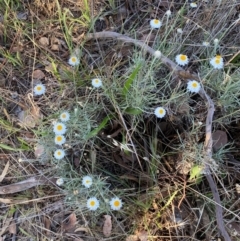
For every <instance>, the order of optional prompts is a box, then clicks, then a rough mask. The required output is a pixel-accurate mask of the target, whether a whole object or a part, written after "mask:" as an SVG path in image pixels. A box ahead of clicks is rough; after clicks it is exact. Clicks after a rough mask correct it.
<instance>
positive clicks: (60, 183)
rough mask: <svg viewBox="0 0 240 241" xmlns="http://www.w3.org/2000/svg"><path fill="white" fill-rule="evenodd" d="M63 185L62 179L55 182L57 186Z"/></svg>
mask: <svg viewBox="0 0 240 241" xmlns="http://www.w3.org/2000/svg"><path fill="white" fill-rule="evenodd" d="M63 183H64V180H63V178H58V179H57V181H56V184H57V185H58V186H62V185H63Z"/></svg>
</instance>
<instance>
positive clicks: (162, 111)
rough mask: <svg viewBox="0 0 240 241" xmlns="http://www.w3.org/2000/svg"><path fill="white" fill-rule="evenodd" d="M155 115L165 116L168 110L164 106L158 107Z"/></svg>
mask: <svg viewBox="0 0 240 241" xmlns="http://www.w3.org/2000/svg"><path fill="white" fill-rule="evenodd" d="M154 114H155V116H157V117H158V118H163V117H164V116H165V115H166V110H165V109H164V108H163V107H157V108H156V109H155V111H154Z"/></svg>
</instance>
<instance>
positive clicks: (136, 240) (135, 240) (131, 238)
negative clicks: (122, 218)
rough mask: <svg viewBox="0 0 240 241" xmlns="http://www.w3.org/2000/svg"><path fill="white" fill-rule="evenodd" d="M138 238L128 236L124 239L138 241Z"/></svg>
mask: <svg viewBox="0 0 240 241" xmlns="http://www.w3.org/2000/svg"><path fill="white" fill-rule="evenodd" d="M138 240H139V239H138V236H137V235H130V236H128V237H127V238H126V241H138Z"/></svg>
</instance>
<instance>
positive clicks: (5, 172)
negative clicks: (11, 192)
mask: <svg viewBox="0 0 240 241" xmlns="http://www.w3.org/2000/svg"><path fill="white" fill-rule="evenodd" d="M8 168H9V161H8V162H7V164H6V166H5V167H4V169H3V171H2V174H1V175H0V182H1V181H2V180H3V179H4V177H5V176H6V174H7V171H8Z"/></svg>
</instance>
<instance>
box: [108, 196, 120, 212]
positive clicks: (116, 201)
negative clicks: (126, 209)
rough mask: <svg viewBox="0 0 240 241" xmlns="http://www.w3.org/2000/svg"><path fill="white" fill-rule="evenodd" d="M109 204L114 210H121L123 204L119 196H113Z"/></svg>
mask: <svg viewBox="0 0 240 241" xmlns="http://www.w3.org/2000/svg"><path fill="white" fill-rule="evenodd" d="M109 204H110V206H111V209H112V210H120V209H121V207H122V205H123V203H122V200H121V199H120V198H118V197H114V198H112V199H111V201H110V202H109Z"/></svg>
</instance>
